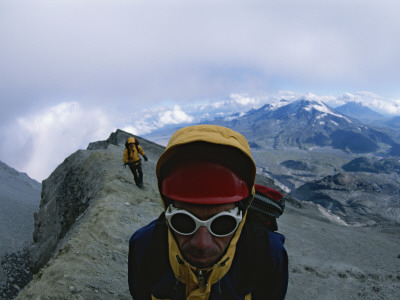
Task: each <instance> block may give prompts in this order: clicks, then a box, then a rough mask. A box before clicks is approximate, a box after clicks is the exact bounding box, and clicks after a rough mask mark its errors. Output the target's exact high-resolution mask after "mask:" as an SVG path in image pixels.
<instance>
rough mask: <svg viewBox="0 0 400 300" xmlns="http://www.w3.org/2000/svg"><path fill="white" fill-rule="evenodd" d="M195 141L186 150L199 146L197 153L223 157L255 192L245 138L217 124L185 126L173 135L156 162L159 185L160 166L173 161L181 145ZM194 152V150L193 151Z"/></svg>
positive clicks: (179, 153) (187, 145) (251, 160)
mask: <svg viewBox="0 0 400 300" xmlns="http://www.w3.org/2000/svg"><path fill="white" fill-rule="evenodd" d="M195 143H197V144H199V143H200V144H201V146H198V145H196V146H195V147H196V148H193V149H192V150H187V151H186V152H190V151H195V150H197V149H202V150H201V151H199V152H198V154H199V155H203V156H205V157H208V156H210V157H213V156H214V158H218V159H223V160H225V163H227V164H229V165H230V166H231V167H232V168H234V169H236V171H238V172H239V173H240V174H241V176H242V178H244V179H245V181H246V182H247V184H248V187H249V191H251V194H254V179H255V176H256V166H255V163H254V161H253V158H252V156H251V150H250V146H249V144H248V143H247V140H246V138H245V137H244V136H243V135H241V134H240V133H238V132H236V131H234V130H232V129H229V128H226V127H222V126H217V125H194V126H189V127H184V128H182V129H179V130H178V131H176V132H175V133H174V134H173V135H172V137H171V138H170V140H169V142H168V145H167V147H166V148H165V151H164V152H163V154H162V155H161V156H160V158H159V160H158V162H157V166H156V175H157V179H158V186H159V187H160V183H161V181H162V177H163V175H162V174H163V170H164V169H167V168H168V165H173V161H174V160H176V158H177V157H179V156H181V155H182V152H183V151H182V149H184V148H185V147H186V149H188V148H187V147H190V145H193V144H195ZM193 155H197V154H196V153H194V154H193Z"/></svg>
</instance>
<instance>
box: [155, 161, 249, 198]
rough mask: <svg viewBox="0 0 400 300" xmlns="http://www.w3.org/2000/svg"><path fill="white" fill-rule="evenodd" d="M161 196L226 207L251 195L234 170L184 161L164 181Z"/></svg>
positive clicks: (211, 164) (212, 164) (208, 163)
mask: <svg viewBox="0 0 400 300" xmlns="http://www.w3.org/2000/svg"><path fill="white" fill-rule="evenodd" d="M161 194H163V195H164V196H166V197H168V198H170V199H172V200H177V201H181V202H187V203H197V204H225V203H233V202H238V201H240V200H243V199H245V198H247V197H248V196H249V188H248V186H247V184H246V182H245V181H244V180H243V179H241V178H239V177H238V176H237V175H236V174H235V173H234V172H233V171H232V170H230V169H229V168H227V167H225V166H222V165H220V164H216V163H211V162H199V161H195V162H182V163H180V164H179V165H177V166H175V167H174V169H173V170H172V171H171V172H170V173H169V174H168V175H166V176H165V177H164V178H163V179H162V183H161Z"/></svg>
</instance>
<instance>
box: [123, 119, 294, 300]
mask: <svg viewBox="0 0 400 300" xmlns="http://www.w3.org/2000/svg"><path fill="white" fill-rule="evenodd" d="M156 175H157V180H158V188H159V192H160V196H161V199H162V204H163V206H164V212H163V213H162V214H161V215H160V217H159V218H158V219H157V220H154V221H152V222H151V223H150V224H148V225H147V226H145V227H142V228H140V229H139V230H138V231H136V232H135V233H134V234H133V235H132V237H131V239H130V243H129V258H128V282H129V290H130V292H131V295H132V298H133V299H136V300H145V299H149V300H150V299H177V300H178V299H179V300H180V299H182V300H183V299H186V300H200V299H201V300H211V299H213V300H222V299H243V300H244V299H262V300H264V299H273V300H278V299H284V297H285V295H286V290H287V285H288V257H287V253H286V250H285V248H284V246H283V243H284V236H283V235H281V234H279V233H277V232H274V230H275V229H273V230H272V231H271V230H269V228H268V226H267V225H266V224H265V222H258V221H257V220H258V219H259V216H260V214H259V213H258V212H257V213H256V212H254V211H250V210H249V206H250V205H251V202H252V201H253V197H254V193H255V187H254V180H255V175H256V166H255V163H254V161H253V159H252V156H251V151H250V147H249V144H248V143H247V141H246V139H245V138H244V137H243V136H242V135H241V134H239V133H238V132H235V131H233V130H231V129H229V128H226V127H221V126H215V125H196V126H190V127H185V128H182V129H180V130H178V131H177V132H175V133H174V134H173V135H172V137H171V139H170V140H169V142H168V145H167V147H166V149H165V151H164V153H163V154H162V155H161V156H160V158H159V160H158V162H157V167H156ZM261 192H262V196H263V199H264V200H265V201H267V199H266V198H267V197H268V198H271V196H272V198H273V200H274V202H272V204H271V203H270V204H267V203H266V204H265V205H264V206H260V207H261V208H262V209H261V210H260V212H261V213H262V212H263V210H264V209H265V208H266V207H267V206H268V205H273V206H274V207H275V206H276V211H277V213H276V214H274V215H273V216H274V217H277V216H279V215H280V214H281V213H282V207H281V206H280V205H278V204H277V205H275V201H279V199H280V198H281V196H282V195H281V194H279V195H275V194H271V190H268V191H266V190H263V191H261ZM260 195H261V194H260Z"/></svg>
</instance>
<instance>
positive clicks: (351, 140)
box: [210, 99, 396, 153]
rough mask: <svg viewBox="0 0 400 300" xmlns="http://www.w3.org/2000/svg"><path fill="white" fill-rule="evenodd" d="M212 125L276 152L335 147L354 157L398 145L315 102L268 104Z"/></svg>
mask: <svg viewBox="0 0 400 300" xmlns="http://www.w3.org/2000/svg"><path fill="white" fill-rule="evenodd" d="M210 123H213V124H219V125H223V126H227V127H230V128H232V129H234V130H237V131H239V132H241V133H242V134H244V135H245V136H246V137H247V138H248V140H249V141H251V142H254V143H256V144H258V145H260V144H261V146H262V147H271V148H275V149H279V148H281V147H293V146H294V147H299V148H309V147H312V146H332V147H333V148H337V149H341V150H345V151H350V152H353V153H367V152H376V151H379V150H380V149H381V146H380V145H381V144H384V145H386V147H387V148H389V149H390V148H391V147H392V146H394V145H396V142H395V141H394V140H393V138H392V137H391V136H390V135H389V134H388V133H387V132H385V131H384V130H383V129H382V130H378V129H374V128H372V127H370V126H367V125H365V124H363V123H361V122H360V121H358V120H356V119H353V118H350V117H348V116H345V115H343V114H341V113H339V112H338V111H337V110H335V109H333V108H331V107H330V106H328V105H326V104H325V103H323V102H321V101H313V100H304V99H302V100H297V101H294V102H291V103H288V102H287V101H281V102H280V103H279V104H278V105H271V104H266V105H264V106H263V107H261V108H259V109H256V110H251V111H249V112H247V113H246V114H244V115H242V116H238V117H236V118H231V119H226V118H224V119H218V120H215V121H212V122H210Z"/></svg>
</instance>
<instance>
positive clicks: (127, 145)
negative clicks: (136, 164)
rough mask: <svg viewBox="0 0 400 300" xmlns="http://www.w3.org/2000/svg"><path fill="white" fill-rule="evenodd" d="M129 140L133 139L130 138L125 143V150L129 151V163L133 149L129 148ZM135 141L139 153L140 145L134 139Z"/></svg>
mask: <svg viewBox="0 0 400 300" xmlns="http://www.w3.org/2000/svg"><path fill="white" fill-rule="evenodd" d="M129 139H132V137H130V138H128V139H127V140H126V142H125V149H126V150H127V151H128V161H129V160H131V147H129V143H128V141H129ZM133 139H134V140H135V142H134V143H133V144H134V145H135V148H136V151H137V152H138V153H139V149H138V145H139V141H138V140H137V139H135V138H133Z"/></svg>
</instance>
